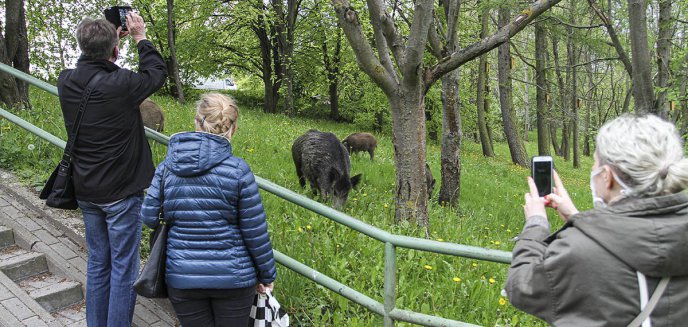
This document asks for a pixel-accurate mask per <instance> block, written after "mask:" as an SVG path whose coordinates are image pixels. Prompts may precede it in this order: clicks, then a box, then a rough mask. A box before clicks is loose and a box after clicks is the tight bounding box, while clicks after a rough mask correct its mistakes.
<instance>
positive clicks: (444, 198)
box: [438, 69, 461, 206]
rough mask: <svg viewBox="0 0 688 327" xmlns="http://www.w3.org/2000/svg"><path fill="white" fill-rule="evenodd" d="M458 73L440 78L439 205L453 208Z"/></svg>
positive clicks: (457, 169) (457, 144)
mask: <svg viewBox="0 0 688 327" xmlns="http://www.w3.org/2000/svg"><path fill="white" fill-rule="evenodd" d="M459 105H460V103H459V71H458V69H457V70H454V71H452V72H450V73H448V74H446V75H444V76H442V146H441V156H440V157H441V161H442V164H441V169H442V183H441V186H440V195H439V199H438V201H439V203H440V204H449V205H450V206H455V205H457V204H458V201H459V194H460V190H461V183H460V181H461V111H460V108H459Z"/></svg>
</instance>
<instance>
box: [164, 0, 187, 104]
mask: <svg viewBox="0 0 688 327" xmlns="http://www.w3.org/2000/svg"><path fill="white" fill-rule="evenodd" d="M175 26H176V25H175V22H174V0H167V44H168V46H169V49H170V61H169V71H170V74H169V77H170V78H171V79H172V90H171V91H172V96H173V97H175V98H176V99H177V101H179V102H180V103H184V90H183V89H182V81H181V79H179V64H178V63H177V46H176V40H177V37H176V35H175V34H176V30H175V29H176V28H175Z"/></svg>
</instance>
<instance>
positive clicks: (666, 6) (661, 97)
mask: <svg viewBox="0 0 688 327" xmlns="http://www.w3.org/2000/svg"><path fill="white" fill-rule="evenodd" d="M672 1H673V0H660V1H659V22H658V24H657V25H659V32H658V33H657V88H659V92H658V94H657V99H656V102H655V105H654V106H653V108H656V110H658V113H659V115H660V116H661V117H664V118H668V116H669V109H670V108H669V106H670V104H669V102H668V101H667V88H669V86H670V78H671V71H670V68H669V67H670V66H669V60H670V59H671V38H672V36H673V35H674V26H673V23H672V18H671V5H672Z"/></svg>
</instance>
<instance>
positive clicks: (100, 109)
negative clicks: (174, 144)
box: [57, 40, 167, 203]
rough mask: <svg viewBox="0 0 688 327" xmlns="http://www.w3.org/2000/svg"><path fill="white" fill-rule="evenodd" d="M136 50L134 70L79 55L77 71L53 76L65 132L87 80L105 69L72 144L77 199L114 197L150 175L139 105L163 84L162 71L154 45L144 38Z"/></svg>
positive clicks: (142, 184)
mask: <svg viewBox="0 0 688 327" xmlns="http://www.w3.org/2000/svg"><path fill="white" fill-rule="evenodd" d="M136 48H137V49H138V51H139V72H138V73H137V72H133V71H130V70H128V69H121V68H120V67H118V66H117V65H115V64H114V63H111V62H110V61H107V60H103V59H98V60H94V59H91V58H88V57H84V56H82V57H81V58H79V61H78V62H77V65H76V69H68V70H65V71H63V72H62V73H60V77H59V78H58V80H57V91H58V93H59V96H60V105H61V106H62V114H63V115H64V121H65V127H66V128H67V132H68V134H69V131H71V129H72V125H73V124H74V119H75V118H76V113H77V112H78V110H79V102H80V101H81V95H82V93H83V91H84V89H85V88H86V84H87V83H88V81H89V80H90V79H91V77H93V76H94V75H95V73H97V72H104V73H106V75H105V76H103V78H102V79H101V80H100V82H99V83H98V85H96V86H95V87H94V89H93V91H92V93H91V98H90V100H89V102H88V105H87V106H86V110H85V113H84V117H83V118H82V120H81V127H80V129H79V135H78V137H77V141H76V144H75V145H74V150H73V166H74V172H73V174H74V188H75V192H76V198H77V199H79V200H82V201H90V202H96V203H107V202H112V201H116V200H119V199H122V198H125V197H127V196H129V195H132V194H134V193H137V192H139V191H141V190H143V189H144V188H146V187H148V185H150V181H151V179H152V178H153V172H154V166H153V160H152V158H151V150H150V146H149V145H148V141H147V140H146V135H145V132H144V129H143V121H142V120H141V113H140V111H139V105H140V104H141V102H143V100H144V99H146V98H147V97H148V96H149V95H151V94H152V93H153V92H155V91H157V90H158V89H159V88H160V87H161V86H162V84H163V82H164V81H165V78H166V77H167V69H166V66H165V62H164V61H163V60H162V57H161V56H160V53H159V52H158V51H157V50H156V49H155V47H154V46H153V43H151V42H150V41H147V40H143V41H140V42H139V43H138V44H137V46H136Z"/></svg>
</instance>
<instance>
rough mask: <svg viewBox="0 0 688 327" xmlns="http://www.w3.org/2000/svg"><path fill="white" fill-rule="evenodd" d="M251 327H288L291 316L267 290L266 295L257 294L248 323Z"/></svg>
mask: <svg viewBox="0 0 688 327" xmlns="http://www.w3.org/2000/svg"><path fill="white" fill-rule="evenodd" d="M248 326H249V327H288V326H289V316H288V315H287V313H286V312H284V310H282V309H281V308H280V305H279V303H278V302H277V299H275V297H274V296H272V294H271V293H270V290H269V289H268V290H266V293H265V294H256V296H255V298H254V299H253V306H251V314H250V315H249V321H248Z"/></svg>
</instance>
